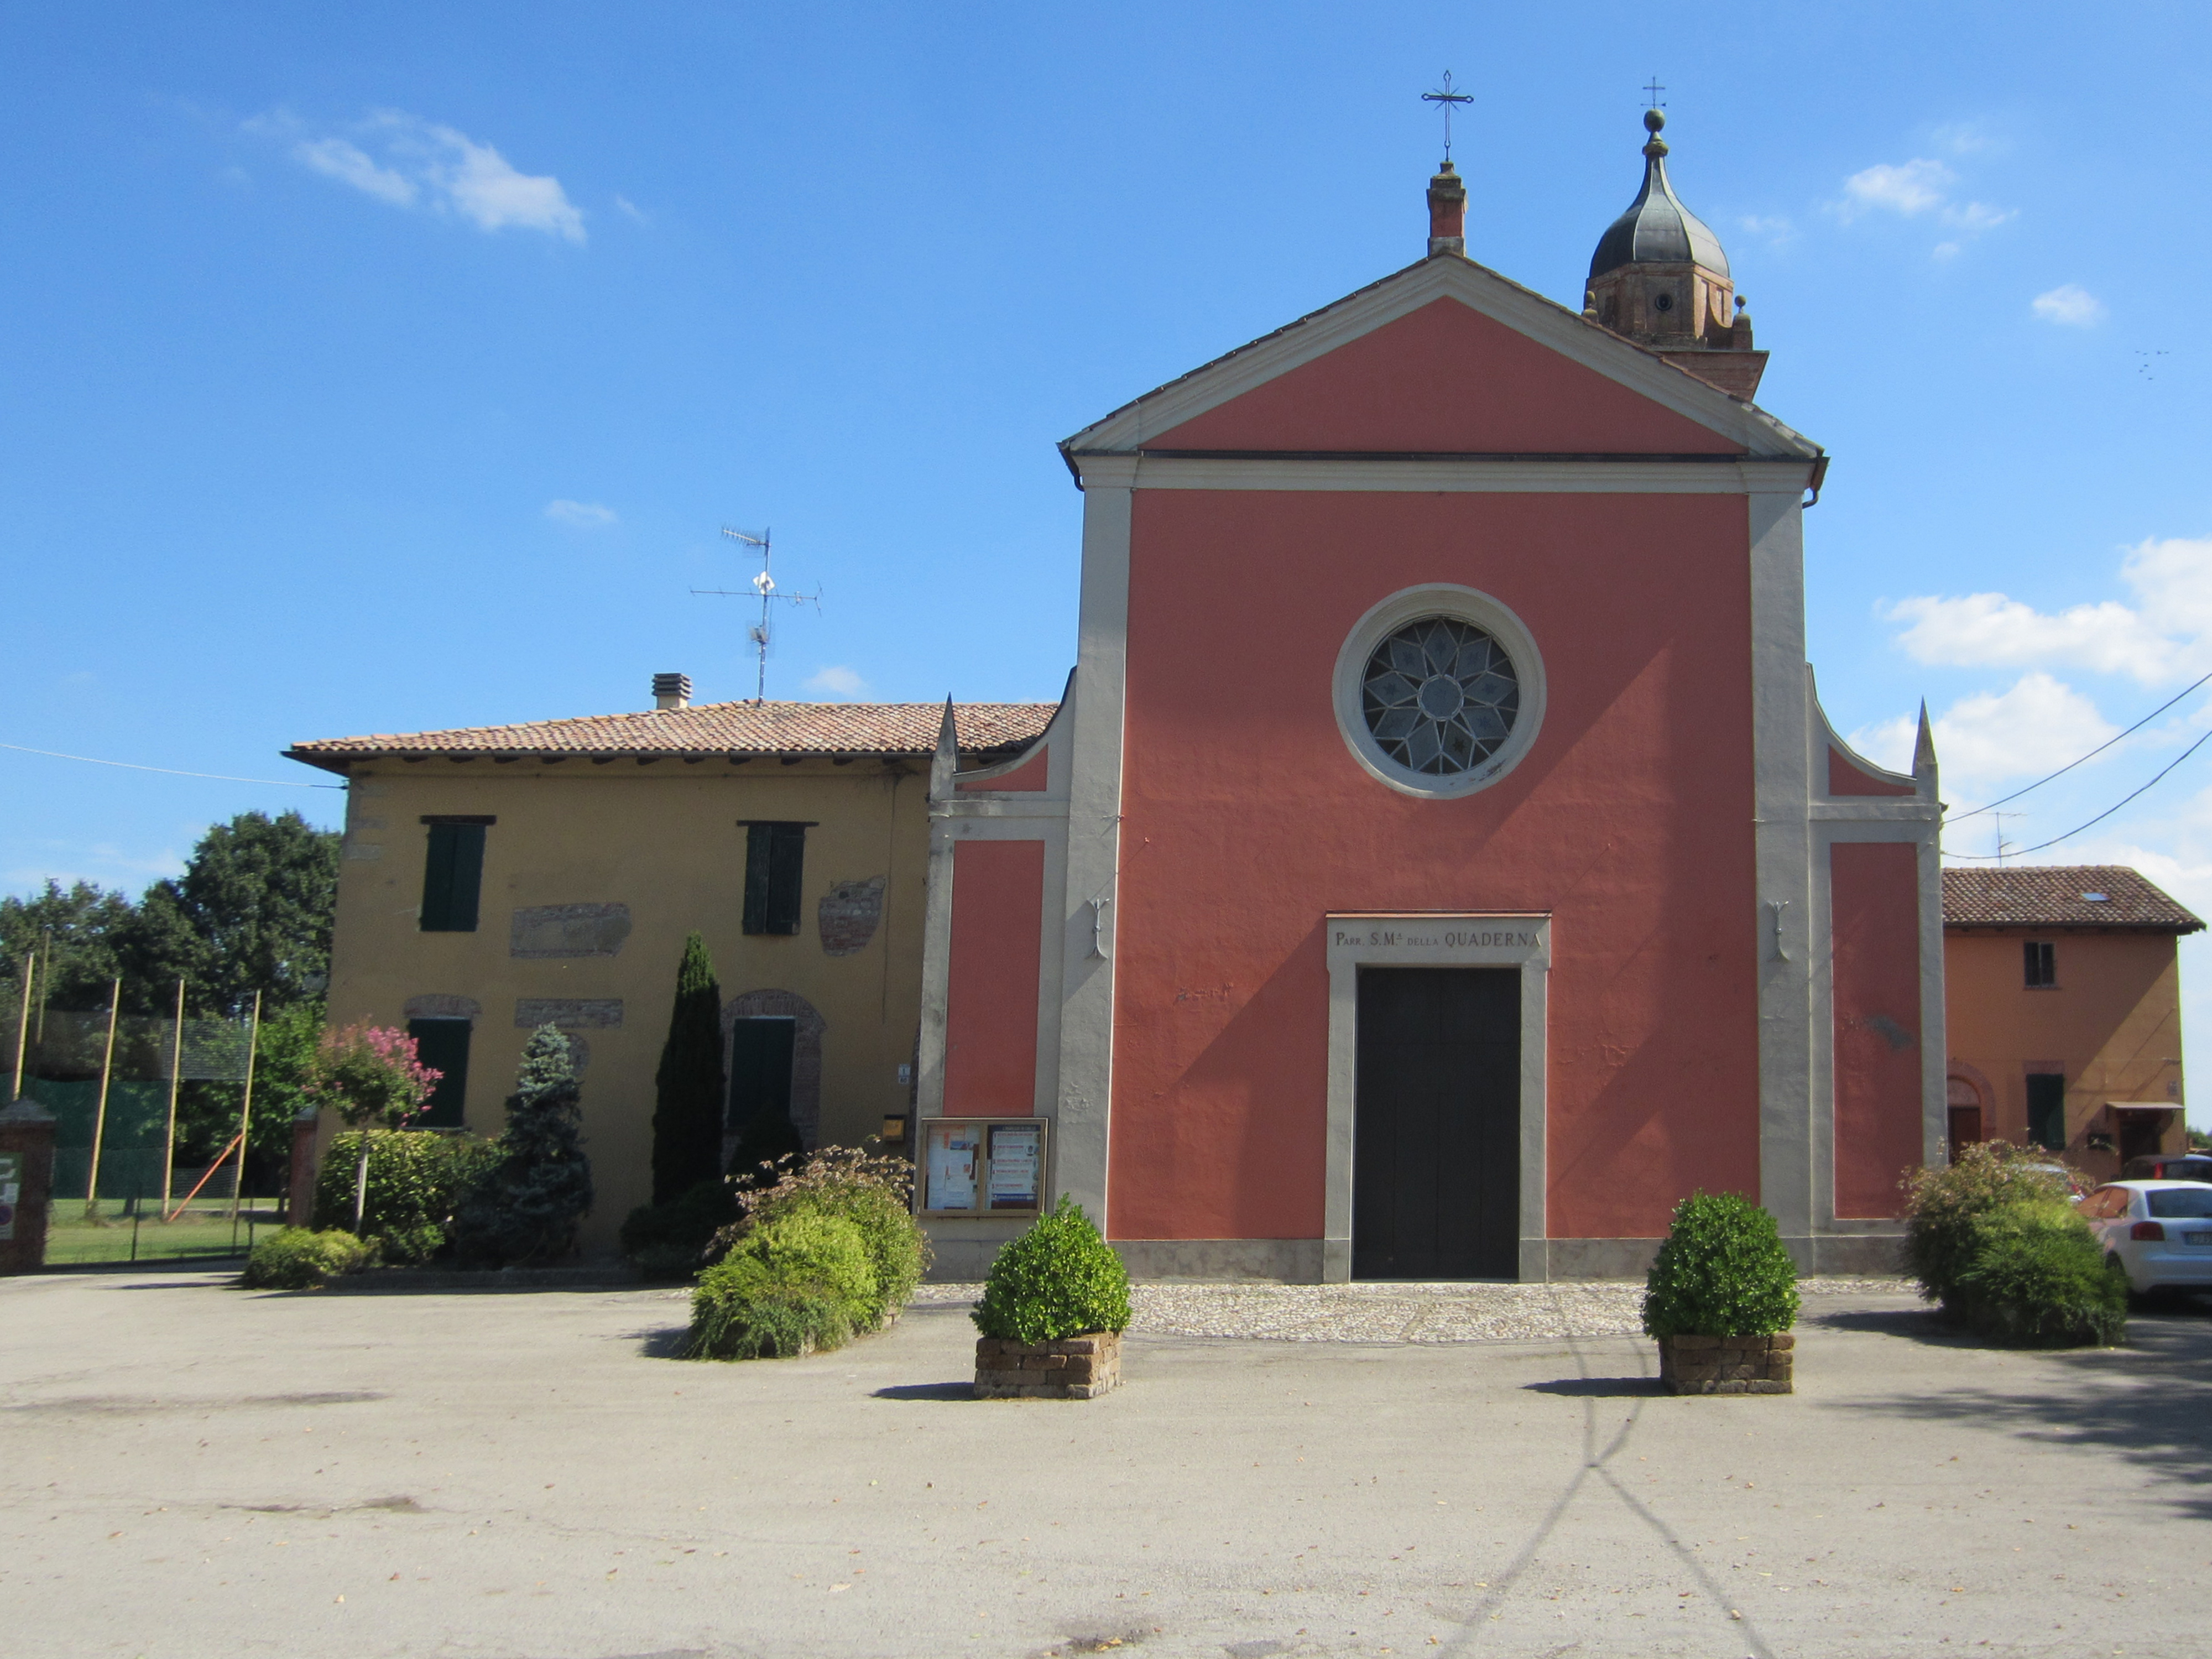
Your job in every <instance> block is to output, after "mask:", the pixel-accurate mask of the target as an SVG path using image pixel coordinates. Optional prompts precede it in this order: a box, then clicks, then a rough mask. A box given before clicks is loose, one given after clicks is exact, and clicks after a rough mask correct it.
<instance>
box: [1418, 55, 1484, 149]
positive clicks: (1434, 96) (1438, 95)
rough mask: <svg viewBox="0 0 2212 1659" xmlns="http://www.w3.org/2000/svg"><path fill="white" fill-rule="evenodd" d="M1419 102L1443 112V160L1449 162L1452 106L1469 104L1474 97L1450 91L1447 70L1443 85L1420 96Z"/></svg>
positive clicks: (1448, 71) (1449, 76)
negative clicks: (1436, 107) (1433, 105)
mask: <svg viewBox="0 0 2212 1659" xmlns="http://www.w3.org/2000/svg"><path fill="white" fill-rule="evenodd" d="M1421 101H1422V102H1423V103H1425V104H1436V105H1438V106H1441V107H1442V108H1443V112H1444V160H1445V161H1450V160H1451V118H1452V106H1453V105H1454V104H1471V103H1473V102H1474V94H1472V93H1466V92H1454V91H1453V90H1452V78H1451V71H1450V70H1445V71H1444V83H1443V85H1442V86H1441V87H1438V88H1437V89H1436V90H1435V91H1434V92H1425V93H1423V94H1421Z"/></svg>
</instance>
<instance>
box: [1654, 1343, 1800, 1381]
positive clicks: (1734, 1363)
mask: <svg viewBox="0 0 2212 1659" xmlns="http://www.w3.org/2000/svg"><path fill="white" fill-rule="evenodd" d="M1796 1348H1797V1339H1796V1337H1794V1336H1792V1335H1790V1334H1788V1333H1787V1332H1784V1334H1782V1335H1780V1336H1662V1337H1661V1338H1660V1339H1659V1380H1660V1381H1661V1382H1662V1383H1665V1384H1666V1385H1667V1392H1668V1393H1669V1394H1790V1393H1792V1392H1794V1390H1793V1389H1792V1388H1791V1386H1790V1361H1791V1360H1792V1359H1793V1358H1795V1357H1796Z"/></svg>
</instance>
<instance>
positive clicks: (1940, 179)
mask: <svg viewBox="0 0 2212 1659" xmlns="http://www.w3.org/2000/svg"><path fill="white" fill-rule="evenodd" d="M1957 182H1958V175H1957V174H1955V173H1953V172H1952V171H1951V169H1950V168H1948V167H1945V166H1944V165H1943V164H1942V162H1941V161H1930V160H1929V159H1928V158H1926V157H1924V156H1923V157H1922V158H1921V159H1920V160H1918V161H1906V162H1903V163H1901V164H1899V165H1898V166H1894V167H1893V166H1891V165H1890V164H1889V163H1888V162H1887V161H1883V162H1879V163H1877V164H1876V165H1875V166H1873V167H1868V168H1867V169H1866V170H1865V171H1864V172H1862V173H1853V174H1852V175H1851V176H1850V178H1848V179H1844V195H1845V196H1847V197H1850V204H1851V207H1852V208H1853V209H1854V210H1857V211H1861V212H1863V211H1865V210H1868V209H1869V208H1880V209H1884V210H1887V211H1888V212H1891V213H1901V214H1903V215H1905V216H1906V217H1907V218H1911V217H1912V216H1914V215H1916V214H1921V213H1926V212H1927V211H1929V210H1930V209H1932V208H1938V207H1941V206H1942V205H1943V201H1944V198H1945V197H1946V196H1947V195H1948V193H1949V191H1950V189H1951V186H1952V185H1954V184H1955V183H1957Z"/></svg>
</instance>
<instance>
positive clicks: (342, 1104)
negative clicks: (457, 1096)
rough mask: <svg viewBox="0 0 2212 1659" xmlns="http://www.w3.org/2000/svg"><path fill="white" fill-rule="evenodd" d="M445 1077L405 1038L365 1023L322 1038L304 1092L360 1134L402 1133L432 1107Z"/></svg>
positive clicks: (401, 1032)
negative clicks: (374, 1131)
mask: <svg viewBox="0 0 2212 1659" xmlns="http://www.w3.org/2000/svg"><path fill="white" fill-rule="evenodd" d="M444 1075H445V1073H442V1072H439V1071H435V1070H434V1069H432V1068H431V1067H430V1066H425V1065H423V1064H422V1061H421V1060H418V1059H416V1052H415V1039H414V1038H413V1037H411V1036H408V1035H407V1033H406V1032H404V1031H400V1030H392V1029H391V1028H390V1027H388V1026H382V1025H371V1024H368V1022H367V1021H366V1020H364V1021H363V1022H362V1024H358V1025H349V1026H347V1027H346V1028H345V1029H344V1030H342V1031H325V1033H324V1034H323V1040H322V1042H321V1043H320V1044H319V1046H318V1047H317V1048H316V1050H315V1057H314V1059H313V1060H312V1061H311V1062H310V1063H309V1064H308V1066H307V1081H306V1085H305V1087H304V1090H303V1092H304V1093H305V1094H306V1095H307V1097H308V1098H309V1099H310V1100H312V1101H313V1102H314V1103H315V1104H316V1105H318V1106H327V1107H330V1108H331V1109H333V1110H334V1111H336V1112H337V1115H339V1116H340V1117H342V1118H343V1119H344V1120H345V1121H347V1123H349V1124H350V1125H351V1126H352V1127H355V1128H356V1129H360V1128H366V1127H372V1126H374V1127H379V1128H386V1129H400V1128H404V1127H406V1126H407V1123H408V1121H409V1120H410V1119H411V1118H413V1117H414V1116H415V1115H416V1114H418V1113H419V1112H421V1111H422V1109H423V1107H424V1106H426V1105H428V1103H429V1100H430V1091H432V1090H433V1089H435V1087H436V1086H437V1084H438V1079H440V1078H441V1077H443V1076H444Z"/></svg>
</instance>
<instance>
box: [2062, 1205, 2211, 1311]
mask: <svg viewBox="0 0 2212 1659" xmlns="http://www.w3.org/2000/svg"><path fill="white" fill-rule="evenodd" d="M2075 1207H2076V1209H2077V1211H2078V1212H2079V1213H2080V1214H2081V1218H2082V1219H2083V1220H2084V1221H2087V1223H2088V1224H2089V1230H2090V1231H2092V1232H2093V1233H2095V1234H2096V1235H2097V1238H2098V1242H2099V1243H2101V1244H2103V1245H2104V1247H2105V1255H2106V1258H2107V1259H2108V1260H2111V1261H2118V1263H2119V1264H2120V1266H2121V1267H2122V1269H2123V1270H2124V1271H2125V1273H2127V1276H2128V1288H2129V1289H2130V1290H2131V1291H2134V1292H2135V1293H2136V1295H2138V1296H2148V1294H2150V1292H2152V1291H2185V1290H2186V1291H2212V1182H2202V1181H2115V1182H2112V1184H2111V1185H2109V1186H2105V1187H2100V1188H2097V1189H2096V1190H2095V1191H2094V1192H2093V1193H2091V1194H2089V1195H2088V1196H2087V1198H2085V1199H2083V1200H2081V1203H2080V1204H2079V1205H2077V1206H2075Z"/></svg>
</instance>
